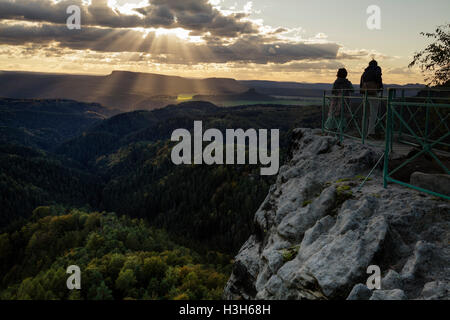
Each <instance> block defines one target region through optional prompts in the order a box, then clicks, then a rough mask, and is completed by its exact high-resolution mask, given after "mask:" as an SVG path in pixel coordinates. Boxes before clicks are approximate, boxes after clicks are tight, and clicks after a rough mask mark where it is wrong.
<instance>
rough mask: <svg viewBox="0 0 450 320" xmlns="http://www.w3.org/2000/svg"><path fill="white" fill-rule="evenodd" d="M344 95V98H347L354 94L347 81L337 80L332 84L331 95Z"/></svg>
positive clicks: (350, 84)
mask: <svg viewBox="0 0 450 320" xmlns="http://www.w3.org/2000/svg"><path fill="white" fill-rule="evenodd" d="M342 92H343V93H344V96H349V95H350V94H351V93H353V92H354V88H353V85H352V83H351V82H350V81H349V80H348V79H343V78H337V80H336V81H335V82H334V84H333V91H332V93H333V95H340V94H341V93H342Z"/></svg>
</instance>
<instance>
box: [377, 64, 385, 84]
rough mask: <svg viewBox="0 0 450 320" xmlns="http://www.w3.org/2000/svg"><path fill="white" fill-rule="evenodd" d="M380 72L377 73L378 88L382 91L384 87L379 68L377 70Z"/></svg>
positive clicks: (381, 72)
mask: <svg viewBox="0 0 450 320" xmlns="http://www.w3.org/2000/svg"><path fill="white" fill-rule="evenodd" d="M379 71H380V72H379V73H378V77H377V78H378V79H377V80H378V88H380V89H383V88H384V86H383V71H382V70H381V68H380V70H379Z"/></svg>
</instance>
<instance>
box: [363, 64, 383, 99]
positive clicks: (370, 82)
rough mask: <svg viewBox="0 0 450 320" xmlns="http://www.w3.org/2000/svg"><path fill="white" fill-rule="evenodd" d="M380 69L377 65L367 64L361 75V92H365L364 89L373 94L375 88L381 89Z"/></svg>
mask: <svg viewBox="0 0 450 320" xmlns="http://www.w3.org/2000/svg"><path fill="white" fill-rule="evenodd" d="M382 74H383V73H382V71H381V68H380V67H379V66H373V65H371V66H369V67H367V68H366V70H365V71H364V73H363V75H362V76H361V84H360V87H361V93H365V90H364V89H367V90H369V91H368V93H369V94H370V95H375V94H376V90H381V89H383V78H382Z"/></svg>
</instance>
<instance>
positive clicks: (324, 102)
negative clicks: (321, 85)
mask: <svg viewBox="0 0 450 320" xmlns="http://www.w3.org/2000/svg"><path fill="white" fill-rule="evenodd" d="M326 104H327V91H326V90H324V91H323V101H322V134H325V107H326Z"/></svg>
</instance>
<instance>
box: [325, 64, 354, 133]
mask: <svg viewBox="0 0 450 320" xmlns="http://www.w3.org/2000/svg"><path fill="white" fill-rule="evenodd" d="M347 75H348V72H347V70H346V69H345V68H341V69H339V70H338V73H337V79H336V81H335V82H334V84H333V91H332V94H333V96H334V97H333V98H332V99H331V103H330V110H329V112H328V119H327V121H326V123H325V128H327V129H328V130H332V129H339V128H340V126H345V124H344V123H341V122H340V120H341V119H340V118H341V116H340V115H341V108H344V107H345V106H343V105H342V97H343V96H344V97H348V96H350V95H351V94H352V93H353V92H354V89H353V85H352V83H351V82H350V81H349V80H348V79H347ZM344 103H347V104H348V103H349V101H348V99H345V101H344ZM342 120H344V119H342Z"/></svg>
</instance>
